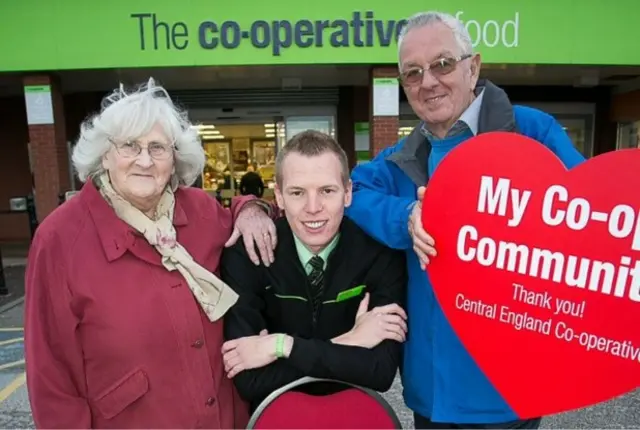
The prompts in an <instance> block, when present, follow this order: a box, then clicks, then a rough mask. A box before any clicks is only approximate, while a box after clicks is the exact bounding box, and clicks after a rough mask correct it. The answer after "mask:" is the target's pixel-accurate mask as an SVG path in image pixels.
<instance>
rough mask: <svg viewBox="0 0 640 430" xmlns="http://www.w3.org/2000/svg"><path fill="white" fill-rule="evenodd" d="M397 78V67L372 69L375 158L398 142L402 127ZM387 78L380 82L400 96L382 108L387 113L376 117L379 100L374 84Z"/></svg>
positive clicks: (372, 132) (371, 133)
mask: <svg viewBox="0 0 640 430" xmlns="http://www.w3.org/2000/svg"><path fill="white" fill-rule="evenodd" d="M397 76H398V69H397V67H388V66H386V67H372V68H371V79H370V85H369V94H370V103H369V107H370V108H369V110H370V114H369V118H370V119H369V122H370V125H369V139H370V145H371V156H372V157H375V156H376V155H378V153H379V152H380V151H382V150H383V149H385V148H386V147H388V146H391V145H393V144H394V143H396V142H397V141H398V128H399V126H400V119H399V114H400V112H399V110H400V95H399V91H400V88H399V84H398V81H397V80H396V78H397ZM385 78H386V80H384V81H378V82H380V83H383V84H385V85H388V86H389V87H388V88H389V91H391V92H392V94H398V96H397V97H394V100H391V101H390V102H389V103H385V104H384V105H383V106H381V107H383V108H384V109H385V110H387V112H384V113H383V115H375V113H376V102H377V100H376V94H375V93H376V91H375V89H374V87H375V85H374V83H375V82H376V80H377V79H385ZM394 82H395V84H394ZM394 85H395V86H394Z"/></svg>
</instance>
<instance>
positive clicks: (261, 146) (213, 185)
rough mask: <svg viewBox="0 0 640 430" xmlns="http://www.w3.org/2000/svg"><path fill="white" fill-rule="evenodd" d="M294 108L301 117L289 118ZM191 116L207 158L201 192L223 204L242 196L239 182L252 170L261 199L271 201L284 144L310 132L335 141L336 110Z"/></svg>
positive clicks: (204, 112)
mask: <svg viewBox="0 0 640 430" xmlns="http://www.w3.org/2000/svg"><path fill="white" fill-rule="evenodd" d="M289 110H291V111H292V112H288V111H289ZM296 110H298V111H299V113H302V114H303V115H288V114H289V113H294V112H295V111H296ZM190 113H191V114H192V115H191V116H194V117H196V118H197V120H196V121H195V122H196V123H197V124H198V125H197V126H195V127H196V128H197V129H198V133H199V134H200V138H201V140H202V144H203V147H204V150H205V154H206V157H207V161H206V164H205V168H204V171H203V174H202V181H201V183H202V188H203V189H205V190H206V191H208V192H211V193H213V194H216V195H219V196H220V197H221V198H222V199H223V200H227V199H229V198H231V197H233V196H235V195H239V194H240V181H241V180H242V177H243V176H244V175H245V174H246V173H247V172H249V171H253V172H256V173H258V174H259V175H260V177H261V178H262V181H263V182H264V185H265V191H264V195H263V198H265V199H267V200H271V199H273V198H274V188H275V160H276V155H277V153H278V150H279V149H280V148H282V147H283V145H284V144H285V142H286V141H287V140H288V139H291V137H293V136H294V135H296V134H297V133H300V132H302V131H304V130H309V129H312V130H318V131H322V132H324V133H327V134H330V135H331V136H334V137H335V121H336V119H335V108H333V107H326V108H322V107H318V108H306V109H304V108H300V109H284V110H283V111H279V112H277V113H278V114H279V115H274V116H261V117H256V116H253V117H249V116H250V115H245V118H242V117H241V116H240V115H238V116H236V117H235V118H224V117H221V115H214V114H212V112H209V114H207V112H206V111H193V112H190ZM307 113H308V115H305V114H307Z"/></svg>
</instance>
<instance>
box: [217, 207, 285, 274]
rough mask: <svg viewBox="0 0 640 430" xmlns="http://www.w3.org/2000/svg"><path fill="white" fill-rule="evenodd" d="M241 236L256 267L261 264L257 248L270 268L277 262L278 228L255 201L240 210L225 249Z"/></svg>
mask: <svg viewBox="0 0 640 430" xmlns="http://www.w3.org/2000/svg"><path fill="white" fill-rule="evenodd" d="M240 236H242V240H244V246H245V248H246V250H247V254H248V255H249V258H251V261H253V264H255V265H256V266H257V265H259V264H260V258H259V257H258V254H257V253H256V246H257V247H258V251H259V252H260V257H261V258H262V261H263V263H264V265H265V266H269V265H270V264H271V263H273V261H274V260H275V258H274V256H273V250H274V249H275V248H276V245H277V243H278V237H277V234H276V226H275V224H274V223H273V220H272V219H271V217H269V215H268V214H267V213H266V212H265V211H264V210H263V209H262V207H261V206H260V205H259V204H257V203H255V202H253V201H249V202H247V203H246V204H245V205H244V206H243V208H242V209H240V213H239V214H238V218H237V219H236V223H235V225H234V226H233V233H232V234H231V237H230V238H229V240H228V241H227V243H226V244H225V247H229V246H231V245H233V244H234V243H236V241H237V240H238V238H239V237H240Z"/></svg>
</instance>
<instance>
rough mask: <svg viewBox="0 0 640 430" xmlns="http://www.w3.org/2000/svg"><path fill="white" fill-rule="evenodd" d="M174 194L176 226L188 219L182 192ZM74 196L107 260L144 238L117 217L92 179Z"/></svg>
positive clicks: (120, 254) (174, 221)
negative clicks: (83, 210)
mask: <svg viewBox="0 0 640 430" xmlns="http://www.w3.org/2000/svg"><path fill="white" fill-rule="evenodd" d="M175 196H176V205H175V209H174V215H173V225H174V226H176V227H179V226H184V225H187V224H188V223H189V219H188V217H187V213H186V212H185V210H184V207H183V204H182V198H181V197H182V193H180V189H179V188H178V190H176V193H175ZM74 198H78V199H79V200H80V201H81V202H82V203H83V204H84V205H85V206H86V208H87V210H88V212H89V214H90V216H91V218H92V220H93V223H94V225H95V227H96V231H97V232H98V237H99V239H100V243H101V244H102V248H103V249H104V252H105V255H106V256H107V259H108V260H109V261H113V260H116V259H118V258H120V257H121V256H122V255H123V254H124V253H125V251H126V250H127V249H129V248H130V247H131V246H132V245H133V243H134V242H135V241H136V239H137V238H140V239H142V240H144V239H143V238H142V235H141V234H140V233H138V232H137V231H135V230H134V229H133V228H132V227H130V226H129V225H128V224H127V223H125V222H124V221H122V220H121V219H120V218H118V216H117V215H116V213H115V211H114V210H113V209H112V208H111V206H109V204H108V203H107V201H106V200H105V199H104V198H103V197H102V195H100V192H99V191H98V189H97V188H96V186H95V185H94V183H93V181H92V180H88V181H87V182H86V183H85V184H84V186H83V187H82V190H81V191H80V193H79V195H78V196H76V197H74Z"/></svg>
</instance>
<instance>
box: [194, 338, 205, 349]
mask: <svg viewBox="0 0 640 430" xmlns="http://www.w3.org/2000/svg"><path fill="white" fill-rule="evenodd" d="M202 345H204V342H203V341H202V339H198V340H196V341H195V342H193V343H192V344H191V346H193V347H194V348H202Z"/></svg>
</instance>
